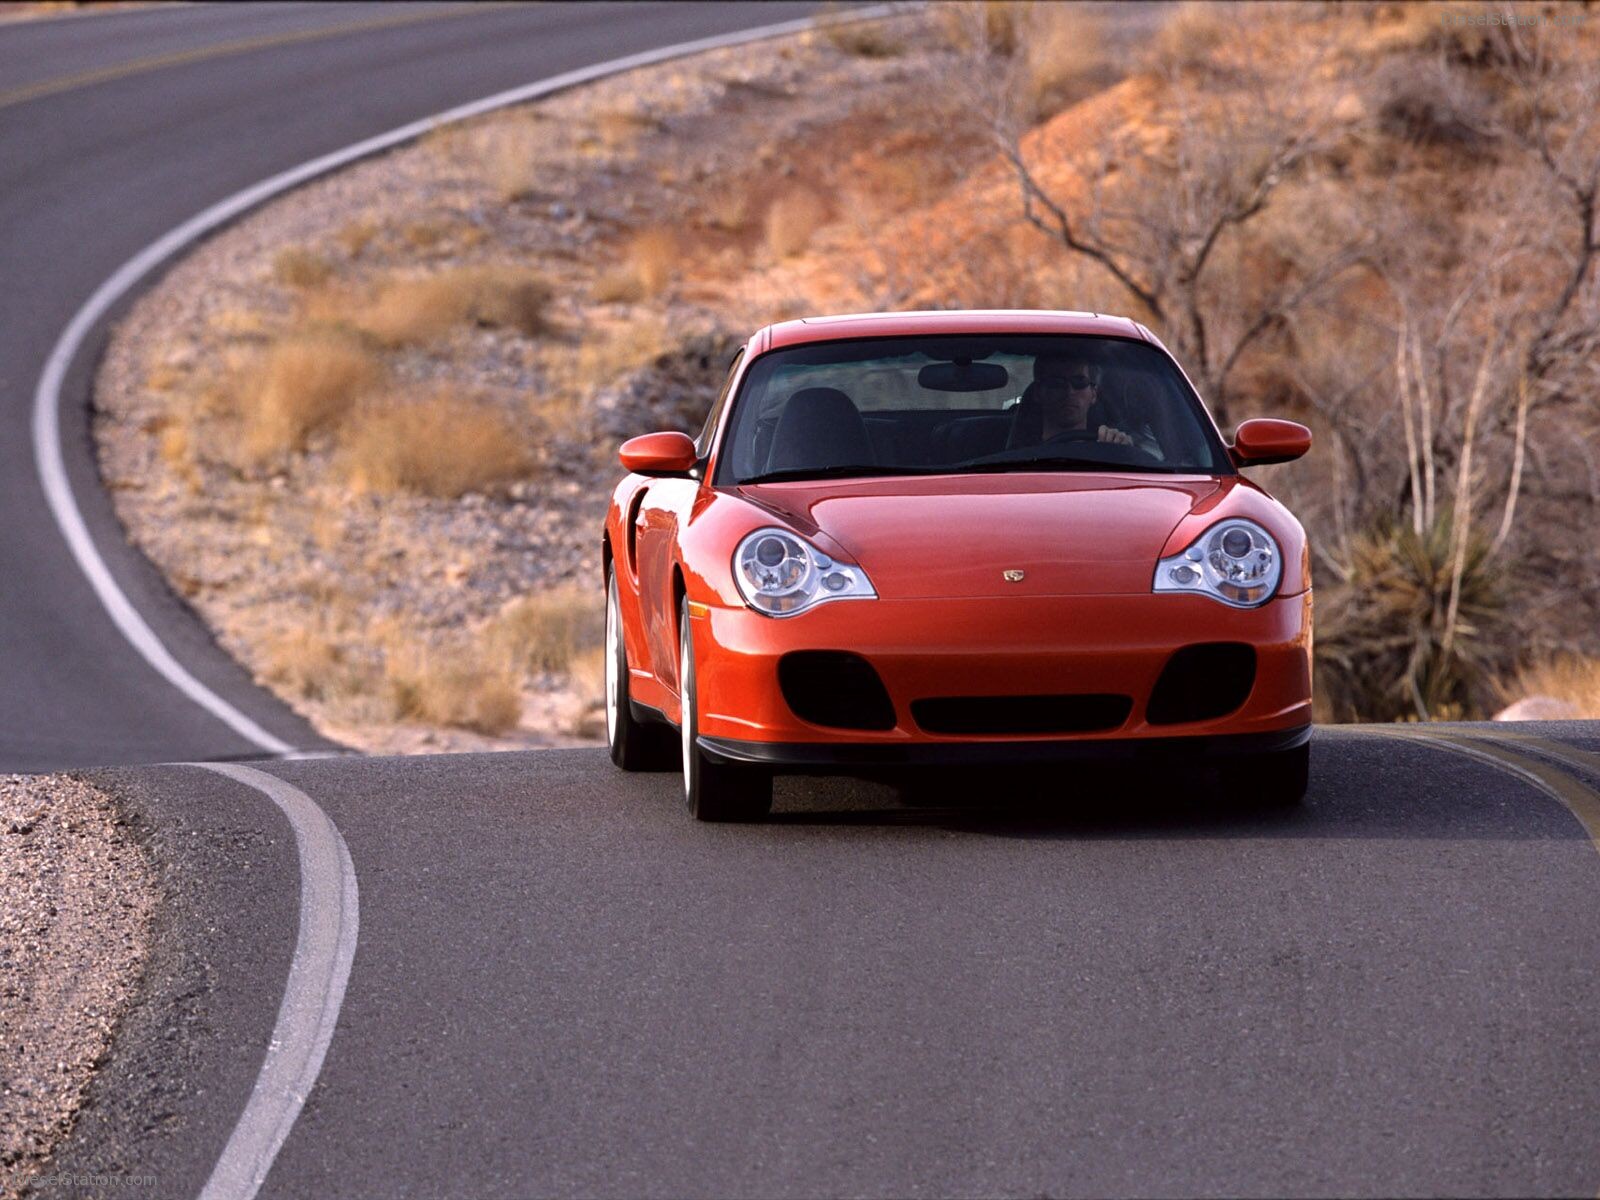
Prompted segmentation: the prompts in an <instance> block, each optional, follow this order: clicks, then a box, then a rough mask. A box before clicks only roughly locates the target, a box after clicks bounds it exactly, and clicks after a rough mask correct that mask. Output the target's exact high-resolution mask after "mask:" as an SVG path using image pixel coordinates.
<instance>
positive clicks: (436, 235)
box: [400, 221, 450, 254]
mask: <svg viewBox="0 0 1600 1200" xmlns="http://www.w3.org/2000/svg"><path fill="white" fill-rule="evenodd" d="M449 237H450V227H449V226H448V225H447V224H445V223H444V222H443V221H408V222H407V223H406V224H404V225H402V226H401V227H400V240H401V241H402V242H404V243H405V244H406V247H407V248H408V249H410V250H413V251H416V252H417V253H419V254H426V253H428V252H429V251H430V250H437V249H438V248H439V247H441V246H442V245H443V244H444V243H445V242H446V241H447V240H448V239H449Z"/></svg>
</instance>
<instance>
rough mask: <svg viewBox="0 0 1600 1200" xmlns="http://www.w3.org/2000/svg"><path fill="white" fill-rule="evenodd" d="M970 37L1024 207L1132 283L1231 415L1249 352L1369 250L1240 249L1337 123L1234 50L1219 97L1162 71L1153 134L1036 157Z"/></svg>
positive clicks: (1213, 399)
mask: <svg viewBox="0 0 1600 1200" xmlns="http://www.w3.org/2000/svg"><path fill="white" fill-rule="evenodd" d="M974 45H975V47H976V49H977V52H978V53H979V54H987V56H988V58H989V60H990V61H988V62H986V63H984V64H982V65H980V66H978V67H976V68H975V69H974V70H973V71H972V72H971V73H970V77H971V78H975V79H977V80H980V81H983V83H982V85H981V86H980V95H979V97H978V99H979V101H980V103H981V104H982V105H983V106H984V111H985V112H986V114H987V117H988V120H989V123H990V129H991V133H992V135H993V137H994V139H995V141H996V144H997V146H998V148H999V150H1000V153H1001V154H1002V156H1003V157H1004V159H1005V161H1006V162H1007V163H1008V164H1009V165H1010V167H1011V169H1012V172H1013V174H1014V176H1015V178H1016V181H1017V185H1018V189H1019V192H1020V196H1021V204H1022V214H1023V216H1024V217H1025V218H1026V220H1027V221H1028V222H1029V223H1030V224H1031V225H1033V226H1034V227H1035V228H1036V229H1038V230H1040V231H1041V232H1042V233H1044V234H1046V235H1048V236H1049V237H1050V238H1051V239H1052V240H1053V241H1054V242H1055V243H1056V244H1058V245H1059V246H1060V247H1061V248H1062V249H1063V250H1065V251H1067V252H1068V253H1069V254H1072V255H1074V256H1076V257H1078V258H1079V259H1081V260H1083V261H1085V262H1088V263H1092V264H1094V265H1095V266H1096V267H1098V268H1099V269H1100V270H1102V271H1104V272H1105V273H1106V274H1107V275H1108V276H1110V278H1112V279H1113V280H1115V281H1116V282H1117V284H1119V285H1120V286H1121V287H1122V288H1123V289H1124V290H1125V291H1126V293H1127V295H1128V297H1129V298H1130V300H1131V302H1132V304H1133V305H1134V306H1135V307H1136V309H1137V311H1138V315H1139V316H1141V317H1142V318H1143V319H1145V320H1146V321H1148V322H1149V323H1150V324H1151V325H1152V326H1153V327H1154V328H1155V329H1156V331H1157V332H1158V333H1160V334H1161V336H1162V337H1163V338H1164V339H1165V340H1166V341H1167V342H1168V343H1169V344H1170V345H1171V346H1172V349H1173V350H1174V352H1175V353H1176V354H1177V355H1178V356H1179V357H1180V359H1181V360H1182V361H1183V362H1184V364H1185V367H1186V368H1187V369H1188V370H1189V371H1190V372H1191V374H1193V375H1194V376H1195V379H1196V383H1197V384H1198V385H1199V386H1200V388H1201V390H1202V392H1203V393H1204V394H1205V396H1206V399H1207V401H1208V403H1210V405H1211V407H1212V409H1213V411H1214V412H1215V413H1216V414H1217V417H1218V420H1219V421H1221V422H1223V423H1227V422H1228V421H1229V417H1230V404H1231V401H1232V400H1233V398H1234V390H1233V385H1234V381H1235V379H1236V376H1237V373H1238V370H1239V368H1240V365H1241V360H1242V359H1243V357H1244V356H1245V355H1246V353H1247V352H1248V351H1249V350H1250V349H1251V347H1253V346H1255V345H1257V344H1258V343H1260V342H1261V341H1262V340H1263V339H1265V338H1267V337H1268V336H1269V335H1271V334H1273V333H1275V332H1278V331H1280V330H1281V329H1282V328H1283V327H1284V324H1285V322H1286V321H1287V320H1288V318H1289V317H1290V315H1291V314H1292V313H1294V312H1295V311H1296V310H1297V309H1298V308H1300V307H1301V306H1302V305H1304V304H1305V303H1306V302H1307V301H1308V300H1310V299H1311V298H1312V297H1314V296H1315V295H1317V294H1318V293H1319V292H1320V291H1321V290H1322V289H1323V288H1325V287H1326V286H1327V285H1328V284H1329V283H1330V282H1331V281H1332V280H1334V279H1335V278H1337V277H1338V276H1339V275H1341V274H1342V273H1343V272H1345V271H1346V270H1348V269H1350V268H1351V267H1352V266H1354V265H1355V264H1356V263H1357V262H1358V261H1359V260H1360V258H1361V255H1362V251H1363V246H1364V244H1365V240H1366V239H1364V238H1363V237H1362V236H1360V235H1359V234H1357V233H1352V234H1351V235H1350V236H1348V237H1346V238H1344V239H1342V240H1337V241H1335V242H1334V243H1333V244H1330V245H1322V246H1319V247H1317V249H1316V253H1315V254H1314V255H1312V256H1310V257H1301V258H1298V259H1294V258H1290V257H1285V256H1274V258H1273V261H1268V262H1262V261H1248V260H1245V259H1243V258H1242V257H1241V250H1242V248H1243V247H1244V245H1245V243H1246V242H1247V241H1248V234H1249V233H1250V232H1251V230H1252V228H1253V227H1254V226H1255V225H1256V224H1257V223H1258V222H1259V221H1260V220H1261V218H1262V217H1263V214H1265V213H1266V212H1267V211H1268V209H1269V206H1270V205H1271V203H1272V201H1273V199H1274V197H1275V196H1276V195H1277V194H1278V193H1279V191H1280V190H1281V189H1283V188H1284V187H1285V185H1287V184H1289V183H1290V182H1291V181H1293V180H1295V179H1296V178H1298V177H1300V176H1301V175H1302V174H1303V172H1304V170H1305V168H1306V167H1307V166H1308V164H1310V163H1311V162H1313V161H1314V160H1315V159H1316V158H1317V157H1318V156H1319V155H1320V154H1322V153H1323V152H1324V151H1325V150H1326V149H1327V148H1328V146H1329V145H1330V143H1331V142H1332V140H1333V139H1334V137H1335V136H1336V124H1335V122H1333V121H1332V120H1331V118H1330V116H1329V114H1328V113H1327V112H1324V111H1318V110H1316V109H1315V108H1314V107H1313V106H1312V104H1311V103H1310V102H1308V101H1307V100H1306V99H1305V97H1304V96H1303V95H1300V94H1298V93H1297V92H1296V91H1295V90H1294V89H1289V88H1285V87H1284V81H1283V80H1281V79H1274V78H1273V77H1272V74H1271V72H1269V71H1267V70H1265V69H1263V65H1262V64H1261V63H1259V62H1252V61H1250V60H1249V57H1248V54H1247V53H1245V52H1240V53H1239V54H1236V56H1235V58H1236V60H1237V61H1233V62H1231V63H1230V67H1229V69H1230V72H1231V76H1230V86H1229V88H1228V89H1227V95H1226V96H1225V97H1222V96H1219V95H1215V94H1211V93H1209V92H1208V91H1207V90H1206V89H1205V88H1204V87H1203V86H1200V85H1198V84H1196V83H1195V82H1194V81H1193V80H1192V79H1191V78H1190V77H1189V74H1188V73H1187V72H1186V71H1185V70H1183V69H1181V68H1179V67H1178V66H1171V67H1169V68H1168V69H1167V70H1166V71H1165V72H1164V77H1163V78H1162V79H1161V80H1160V81H1159V108H1158V110H1157V118H1158V120H1159V121H1160V123H1161V126H1162V127H1163V128H1162V129H1161V131H1160V134H1159V136H1155V137H1151V136H1146V132H1147V131H1143V130H1141V131H1133V130H1128V129H1108V130H1106V131H1104V132H1103V133H1102V135H1101V136H1100V137H1099V139H1098V141H1097V142H1096V144H1095V145H1093V146H1092V147H1091V148H1090V149H1089V150H1088V151H1087V152H1086V153H1085V154H1083V155H1082V156H1081V157H1080V158H1079V159H1078V160H1077V161H1073V162H1070V163H1049V162H1041V161H1040V151H1039V150H1038V149H1037V145H1038V143H1037V140H1036V139H1030V138H1029V137H1028V136H1027V132H1028V131H1027V120H1026V111H1025V109H1021V108H1019V106H1018V105H1017V103H1016V102H1015V100H1014V96H1015V88H1014V86H1012V85H1011V84H1009V83H1008V82H1007V74H1006V70H1005V66H1004V64H1003V63H999V64H996V63H995V62H994V61H993V60H994V59H995V57H996V55H995V52H994V51H993V50H992V49H990V48H989V43H988V42H987V41H984V40H981V39H979V38H974ZM1325 90H1326V89H1324V91H1325ZM1064 177H1065V178H1064ZM1052 181H1053V182H1052ZM1305 248H1306V247H1304V246H1302V247H1299V248H1298V249H1305Z"/></svg>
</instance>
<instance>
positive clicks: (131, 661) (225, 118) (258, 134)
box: [0, 3, 816, 771]
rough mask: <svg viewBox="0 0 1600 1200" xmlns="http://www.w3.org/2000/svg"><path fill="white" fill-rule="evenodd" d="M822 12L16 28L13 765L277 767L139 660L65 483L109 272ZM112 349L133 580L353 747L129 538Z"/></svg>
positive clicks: (7, 581)
mask: <svg viewBox="0 0 1600 1200" xmlns="http://www.w3.org/2000/svg"><path fill="white" fill-rule="evenodd" d="M815 7H816V6H815V5H814V4H810V3H780V4H771V5H760V6H730V5H719V4H709V3H693V4H620V5H619V4H548V5H509V6H508V5H482V6H478V5H460V4H457V5H442V4H341V5H311V4H259V5H199V6H183V7H162V8H154V9H148V10H134V11H129V12H122V13H116V12H113V13H110V14H106V15H94V16H87V17H76V18H67V19H60V20H51V21H34V22H16V23H10V24H4V25H0V280H3V281H4V286H0V513H3V514H4V520H3V521H0V680H3V686H0V771H46V770H56V769H60V768H64V767H76V766H87V765H95V764H111V763H133V762H166V761H171V760H174V759H189V760H193V759H212V758H238V757H245V756H252V755H259V754H260V753H261V745H260V744H259V743H257V742H253V741H250V740H247V739H246V738H244V737H241V736H240V734H238V733H237V732H235V731H234V730H233V729H231V728H229V727H228V726H227V725H225V724H223V723H222V722H221V721H220V720H218V718H217V717H216V716H214V715H212V713H210V712H208V711H206V710H205V709H203V708H201V707H199V706H197V705H196V704H195V703H193V702H192V701H191V700H190V699H188V698H187V697H185V696H184V695H182V694H181V693H179V692H178V691H177V690H176V689H174V688H173V687H172V686H171V685H170V684H169V683H168V682H167V681H166V680H165V679H164V678H162V676H160V675H158V674H157V673H156V671H155V670H154V669H153V668H152V667H151V666H150V665H149V663H148V662H147V661H146V660H145V659H144V658H143V657H142V656H140V655H139V654H137V653H136V652H135V651H134V650H133V648H132V647H131V646H130V645H129V643H128V641H127V640H126V639H125V638H124V637H123V635H122V634H121V633H120V632H119V631H118V629H117V628H116V627H115V626H114V625H113V624H112V622H111V621H110V619H109V618H108V617H107V615H106V612H105V609H104V607H103V605H102V604H101V602H100V601H99V599H98V598H97V597H96V595H95V594H94V592H93V591H92V590H91V589H90V588H89V586H88V585H87V583H86V581H85V579H84V576H83V572H82V570H81V569H80V568H79V566H78V564H77V563H76V562H75V561H74V559H73V557H72V555H71V554H70V553H69V551H68V548H67V545H66V542H65V541H64V540H63V537H62V534H61V531H60V530H59V528H58V527H57V524H56V522H55V520H54V519H53V518H52V516H51V513H50V509H49V507H48V505H47V504H46V500H45V496H44V493H43V492H42V490H41V486H40V480H39V473H38V470H37V468H36V465H35V462H34V456H33V453H32V449H31V446H30V443H29V437H28V430H29V417H30V409H31V406H32V403H33V398H34V388H35V385H36V382H37V381H38V380H39V378H40V375H41V373H42V372H43V370H44V366H45V362H46V359H47V356H48V355H49V354H50V351H51V347H52V346H53V344H54V343H55V341H56V339H57V337H58V336H59V335H60V333H61V332H62V330H63V328H64V327H65V326H66V325H67V324H68V322H69V321H70V320H71V319H72V318H73V316H74V314H75V313H76V312H77V310H78V309H79V307H80V306H81V305H83V304H84V302H85V301H86V300H87V299H88V298H89V297H90V295H91V293H93V292H94V291H95V289H96V288H97V287H98V286H99V285H100V284H101V283H102V281H104V280H105V279H106V278H107V277H109V276H111V275H112V274H113V272H115V271H116V270H117V269H118V268H119V267H121V266H122V264H123V263H124V262H126V261H128V260H129V259H131V258H132V257H133V256H134V255H135V254H137V253H139V252H140V251H142V250H143V249H144V248H145V247H146V246H148V245H149V244H150V243H152V242H154V241H156V240H157V239H158V238H160V237H161V236H162V235H164V234H165V233H167V232H168V231H169V230H171V229H173V228H175V227H177V226H178V225H180V224H182V223H183V222H184V221H186V220H187V219H189V218H190V217H192V216H193V215H195V214H196V213H198V212H200V211H201V210H202V209H205V208H207V207H208V206H210V205H212V204H215V203H216V202H218V201H220V200H222V199H223V198H224V197H227V196H229V195H231V194H233V193H234V192H237V191H239V190H240V189H242V188H245V187H247V186H250V185H252V184H255V183H256V182H258V181H259V180H262V179H265V178H267V177H268V176H271V175H274V174H276V173H278V172H281V171H284V170H287V169H289V168H292V167H295V166H298V165H299V164H301V163H304V162H306V161H308V160H310V159H313V158H316V157H318V156H320V155H322V154H326V153H329V152H331V151H334V150H338V149H340V148H342V147H344V146H347V145H350V144H352V143H355V142H358V141H361V140H362V139H365V138H368V137H372V136H375V135H377V134H381V133H384V132H386V131H388V130H390V129H393V128H396V127H398V126H400V125H403V124H406V123H407V122H410V121H414V120H418V119H420V118H423V117H427V116H431V115H432V114H435V113H438V112H442V111H444V110H445V109H448V108H451V107H453V106H455V105H458V104H463V103H466V102H468V101H471V100H476V99H478V98H480V97H483V96H487V95H490V94H492V93H495V92H499V91H502V90H504V89H506V88H510V87H514V86H517V85H520V84H525V83H529V82H531V81H534V80H538V79H543V78H547V77H549V76H552V75H556V74H560V73H562V72H565V71H570V70H573V69H576V68H580V67H585V66H589V65H591V64H594V63H598V62H602V61H605V60H609V59H613V58H617V57H620V56H622V55H626V54H630V53H634V52H637V51H642V50H647V49H652V48H655V47H659V46H665V45H671V44H676V43H679V42H684V41H689V40H692V39H695V38H700V37H705V36H708V35H711V34H716V33H723V32H730V31H733V30H737V29H742V28H749V27H753V26H757V25H764V24H770V23H775V22H779V21H783V20H787V19H789V18H792V17H796V16H802V15H805V14H807V13H809V12H811V11H813V10H814V9H815ZM115 315H116V314H115V313H113V314H112V317H113V319H114V317H115ZM102 342H103V329H102V328H97V329H96V330H95V332H94V334H93V335H92V336H91V337H90V339H89V341H88V343H87V344H86V345H85V347H84V350H83V352H82V353H80V354H79V355H77V356H76V358H75V359H74V361H73V364H72V367H71V369H70V370H69V371H68V373H67V377H66V384H65V389H64V392H63V400H64V404H63V406H62V411H61V421H62V443H63V448H64V451H65V460H66V461H65V466H66V474H67V477H68V480H69V482H70V484H71V486H72V491H73V493H74V494H75V496H76V498H77V502H78V504H79V506H80V507H81V508H82V510H83V516H84V519H85V522H86V524H87V527H88V532H89V534H90V536H91V538H92V539H93V541H94V544H95V545H96V547H97V548H98V550H99V553H100V554H101V556H102V557H103V558H104V559H105V561H106V563H107V565H108V567H109V568H110V572H111V575H112V576H113V577H114V579H115V581H116V583H117V584H118V585H119V587H120V589H121V591H122V592H123V593H124V594H125V595H126V596H127V597H128V598H129V599H130V600H131V601H132V603H133V605H134V607H135V608H136V609H137V610H138V612H139V613H140V614H141V615H142V617H143V619H144V620H145V622H147V623H148V624H149V625H150V627H151V628H152V629H153V630H154V632H155V634H156V636H157V637H158V638H159V640H160V641H161V643H162V644H163V645H164V646H165V648H166V649H167V650H169V651H170V652H171V653H172V654H173V655H174V657H175V658H176V659H177V660H178V662H179V663H181V664H182V666H183V667H184V668H185V669H186V670H187V671H188V672H189V673H190V674H191V675H192V676H193V677H194V678H195V679H197V680H198V681H199V682H200V683H201V684H202V685H204V686H205V687H206V688H209V689H210V690H211V691H213V692H215V693H216V694H218V695H219V696H221V697H222V698H223V699H225V700H226V702H227V703H229V704H231V705H233V706H234V707H235V708H237V709H238V710H240V711H241V712H242V713H243V714H244V715H245V716H246V717H247V718H248V719H249V720H251V721H253V722H255V723H256V724H257V725H259V726H260V727H261V728H262V729H264V730H265V731H266V732H267V733H268V734H269V735H270V736H271V737H272V738H274V739H277V740H280V741H282V742H285V743H287V744H288V745H290V746H291V747H293V748H295V749H298V750H309V751H314V750H319V749H327V748H329V747H328V746H327V743H325V742H324V741H323V740H322V739H321V738H319V737H318V736H317V735H316V734H315V733H314V732H313V731H312V730H311V729H310V728H309V727H308V726H307V725H306V723H305V722H304V721H302V720H301V719H300V718H298V717H297V716H296V715H295V714H293V713H292V712H290V711H289V710H288V709H287V708H286V707H284V706H283V705H282V704H280V703H279V702H278V701H276V700H275V699H274V698H273V697H271V696H269V695H267V694H266V693H265V692H263V691H261V690H259V689H257V688H256V687H254V686H253V684H252V683H251V681H250V680H249V678H248V677H247V676H246V674H245V673H244V672H243V671H242V670H240V669H239V667H238V666H237V665H236V664H235V663H233V662H232V661H231V660H230V659H229V658H228V657H227V656H226V655H224V654H223V653H221V652H220V651H219V650H218V649H217V647H216V646H215V644H214V643H213V642H212V640H211V638H210V636H209V634H208V633H207V632H206V631H205V629H204V627H203V626H202V625H201V624H200V622H199V621H197V620H196V619H195V618H194V616H193V614H192V613H191V612H190V611H189V610H188V608H187V607H186V606H185V605H184V604H183V603H182V601H181V600H179V599H178V598H176V597H175V596H174V595H173V594H172V593H171V591H170V590H169V589H168V587H167V586H166V584H165V582H164V581H163V580H162V579H161V578H160V576H159V575H158V574H157V573H156V572H155V571H154V570H153V569H152V568H151V567H150V565H149V564H148V563H147V562H146V561H145V560H144V559H143V558H142V556H140V555H138V554H137V553H135V552H133V551H131V550H130V549H129V548H128V547H127V545H126V543H125V542H124V541H123V538H122V535H121V530H120V527H119V525H118V523H117V520H116V517H115V515H114V513H113V512H112V509H111V505H110V501H109V498H108V497H107V496H106V494H105V493H104V491H103V490H102V489H101V487H100V486H99V480H98V476H97V473H96V470H95V465H94V459H93V453H92V450H91V448H90V445H89V433H88V424H87V416H88V377H89V373H90V369H91V367H92V365H93V363H94V362H95V360H96V358H97V357H98V351H99V347H100V345H101V344H102Z"/></svg>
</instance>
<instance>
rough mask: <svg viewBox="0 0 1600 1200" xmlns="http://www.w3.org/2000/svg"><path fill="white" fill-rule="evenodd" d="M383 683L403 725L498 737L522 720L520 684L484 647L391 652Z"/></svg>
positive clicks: (397, 649)
mask: <svg viewBox="0 0 1600 1200" xmlns="http://www.w3.org/2000/svg"><path fill="white" fill-rule="evenodd" d="M384 678H385V682H386V683H387V685H388V688H389V697H390V700H391V701H392V703H393V705H394V713H395V716H396V717H397V718H398V719H400V720H402V721H421V722H424V723H426V724H432V725H454V726H457V727H459V728H462V729H471V730H474V731H476V732H478V733H485V734H497V733H504V732H505V731H506V730H508V729H510V728H512V727H513V726H515V725H516V723H517V721H518V719H519V718H520V717H521V716H522V694H521V692H520V690H519V689H518V686H517V681H516V679H515V678H513V677H512V674H511V672H510V671H508V670H507V669H506V667H505V664H503V663H501V662H499V661H497V660H496V659H495V658H494V656H493V655H491V654H487V653H485V652H484V651H483V650H482V648H480V647H474V646H453V647H447V648H445V649H442V650H433V649H431V648H427V647H417V646H399V647H392V648H391V649H390V651H389V654H388V656H387V661H386V664H385V668H384Z"/></svg>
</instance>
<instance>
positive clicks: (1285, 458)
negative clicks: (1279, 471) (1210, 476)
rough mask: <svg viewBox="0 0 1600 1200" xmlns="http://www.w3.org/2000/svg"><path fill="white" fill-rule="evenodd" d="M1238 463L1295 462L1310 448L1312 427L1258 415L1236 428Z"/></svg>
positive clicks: (1256, 465)
mask: <svg viewBox="0 0 1600 1200" xmlns="http://www.w3.org/2000/svg"><path fill="white" fill-rule="evenodd" d="M1230 449H1231V451H1232V454H1233V461H1234V465H1235V466H1240V467H1264V466H1267V465H1268V464H1269V463H1285V462H1292V461H1293V460H1294V459H1297V458H1299V457H1300V456H1301V455H1302V454H1304V453H1305V452H1306V451H1307V450H1309V449H1311V430H1309V429H1307V428H1306V427H1305V426H1304V425H1301V424H1298V423H1297V422H1294V421H1280V420H1278V419H1277V418H1275V417H1257V418H1256V419H1255V420H1253V421H1246V422H1244V423H1243V424H1242V425H1240V426H1239V428H1238V429H1236V430H1234V431H1233V446H1232V447H1231V448H1230Z"/></svg>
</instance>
